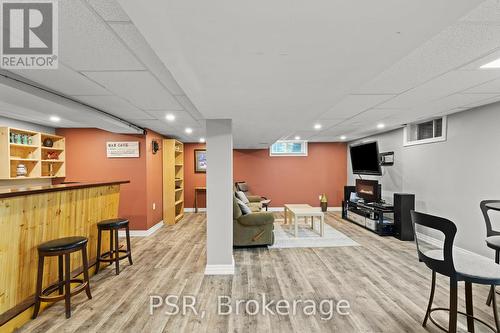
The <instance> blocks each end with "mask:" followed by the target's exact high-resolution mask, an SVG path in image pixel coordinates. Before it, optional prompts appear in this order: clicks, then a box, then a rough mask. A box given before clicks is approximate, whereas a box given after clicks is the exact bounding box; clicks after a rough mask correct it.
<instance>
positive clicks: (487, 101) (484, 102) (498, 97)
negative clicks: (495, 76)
mask: <svg viewBox="0 0 500 333" xmlns="http://www.w3.org/2000/svg"><path fill="white" fill-rule="evenodd" d="M490 96H491V95H490ZM498 101H500V95H496V96H494V97H490V98H487V99H482V100H478V101H475V102H472V103H469V104H466V105H464V106H462V107H461V108H465V109H472V108H476V107H478V106H483V105H488V104H492V103H496V102H498Z"/></svg>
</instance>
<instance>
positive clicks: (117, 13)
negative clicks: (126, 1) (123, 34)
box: [87, 0, 130, 22]
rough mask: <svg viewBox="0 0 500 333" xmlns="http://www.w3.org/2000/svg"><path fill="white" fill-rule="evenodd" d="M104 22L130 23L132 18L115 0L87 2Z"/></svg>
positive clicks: (91, 0)
mask: <svg viewBox="0 0 500 333" xmlns="http://www.w3.org/2000/svg"><path fill="white" fill-rule="evenodd" d="M87 1H88V3H89V4H90V5H91V6H92V7H93V8H94V10H95V11H96V12H97V14H99V16H101V17H102V18H103V20H104V21H114V22H130V18H129V17H128V15H127V14H126V13H125V11H124V10H123V9H122V7H121V6H120V4H119V3H118V2H116V1H115V0H87Z"/></svg>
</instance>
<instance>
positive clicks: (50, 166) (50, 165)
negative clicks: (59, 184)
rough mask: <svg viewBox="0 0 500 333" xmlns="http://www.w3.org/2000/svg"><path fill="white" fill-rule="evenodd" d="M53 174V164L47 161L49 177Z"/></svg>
mask: <svg viewBox="0 0 500 333" xmlns="http://www.w3.org/2000/svg"><path fill="white" fill-rule="evenodd" d="M53 176H54V165H53V164H52V163H49V177H53Z"/></svg>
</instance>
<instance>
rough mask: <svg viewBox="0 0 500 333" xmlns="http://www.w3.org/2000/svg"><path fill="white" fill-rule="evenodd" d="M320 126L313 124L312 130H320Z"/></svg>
mask: <svg viewBox="0 0 500 333" xmlns="http://www.w3.org/2000/svg"><path fill="white" fill-rule="evenodd" d="M321 127H322V126H321V124H314V129H315V130H320V129H321Z"/></svg>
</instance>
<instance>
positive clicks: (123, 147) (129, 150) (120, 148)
mask: <svg viewBox="0 0 500 333" xmlns="http://www.w3.org/2000/svg"><path fill="white" fill-rule="evenodd" d="M106 155H107V157H108V158H130V157H139V141H120V142H106Z"/></svg>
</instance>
